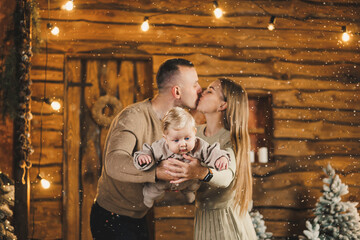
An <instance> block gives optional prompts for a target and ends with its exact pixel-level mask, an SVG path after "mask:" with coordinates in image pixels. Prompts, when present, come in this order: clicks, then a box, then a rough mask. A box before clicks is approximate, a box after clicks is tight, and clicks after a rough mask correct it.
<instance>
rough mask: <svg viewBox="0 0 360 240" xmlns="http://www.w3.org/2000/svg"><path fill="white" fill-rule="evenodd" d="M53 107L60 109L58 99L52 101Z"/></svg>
mask: <svg viewBox="0 0 360 240" xmlns="http://www.w3.org/2000/svg"><path fill="white" fill-rule="evenodd" d="M51 107H52V109H54V110H55V111H58V110H60V108H61V104H60V103H59V102H58V101H55V100H54V101H52V102H51Z"/></svg>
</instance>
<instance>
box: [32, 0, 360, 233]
mask: <svg viewBox="0 0 360 240" xmlns="http://www.w3.org/2000/svg"><path fill="white" fill-rule="evenodd" d="M64 2H65V1H62V0H53V1H51V5H50V11H49V14H50V19H47V17H48V11H47V1H45V0H39V3H40V5H39V6H40V9H41V10H40V16H41V18H42V23H41V26H42V29H41V30H42V38H43V39H44V40H45V39H46V38H47V39H48V52H49V54H48V57H49V61H48V68H47V84H46V85H47V94H48V95H49V96H51V97H56V98H58V99H59V100H61V101H63V100H64V71H65V67H64V62H65V56H67V55H69V54H73V55H76V54H79V55H81V54H86V55H89V54H90V56H93V57H94V58H101V57H102V56H103V55H109V54H113V55H114V56H115V55H116V56H129V55H133V56H136V55H138V54H148V55H150V56H151V57H152V59H153V73H154V76H153V78H155V73H156V71H157V69H158V67H159V65H160V64H161V63H162V62H163V61H164V60H166V59H168V58H173V57H183V58H186V59H189V60H191V61H192V62H193V63H194V64H195V66H196V69H197V71H198V74H199V80H200V84H201V86H202V87H206V86H207V85H208V84H209V83H210V82H211V81H213V80H215V79H217V78H218V77H230V78H232V79H233V80H235V81H237V82H239V83H241V84H242V85H243V86H244V87H245V88H246V89H247V90H248V91H249V92H250V93H252V94H271V95H272V99H273V104H272V108H273V114H272V115H273V117H274V120H273V123H274V124H273V126H274V139H273V146H274V149H273V154H274V156H273V157H274V159H273V162H270V163H268V164H266V165H265V164H254V166H253V173H254V183H255V185H254V190H255V191H254V197H253V198H254V208H255V209H257V210H259V211H260V212H261V213H262V214H263V215H264V218H265V222H266V225H267V226H268V230H269V231H271V232H273V233H274V237H275V238H279V239H280V238H294V239H295V238H296V236H297V235H298V234H300V233H301V232H302V230H303V229H304V223H305V219H307V218H311V217H312V212H311V209H312V208H313V207H314V205H315V203H316V201H317V199H318V197H319V196H320V195H321V192H320V190H321V187H322V182H321V179H322V178H323V177H324V174H323V173H322V171H321V168H322V167H323V166H325V165H326V164H327V163H331V164H332V166H333V167H334V168H335V169H336V170H337V172H338V173H339V174H340V177H341V179H342V180H343V182H345V183H346V184H348V185H349V190H350V193H349V194H348V195H346V196H345V200H351V201H360V197H359V196H360V187H359V184H358V182H359V181H360V173H359V172H360V161H359V160H360V152H359V149H360V141H359V140H360V128H359V126H360V113H359V112H360V92H359V89H360V80H359V79H360V72H359V68H360V49H359V40H360V37H359V34H360V33H359V32H360V30H359V27H360V3H359V2H358V1H356V0H325V1H324V0H322V1H320V0H313V1H307V0H290V1H285V0H276V1H267V0H239V1H235V0H229V1H218V2H219V5H220V6H221V7H222V8H223V10H224V12H225V15H224V17H223V18H221V19H216V18H215V17H214V16H213V15H212V10H213V6H212V3H211V1H200V0H195V1H187V0H186V1H175V0H170V1H160V0H155V1H146V0H139V1H113V0H96V1H95V0H87V1H84V0H77V1H75V6H76V7H75V9H74V10H73V11H71V12H67V11H65V10H62V9H61V5H62V4H64ZM264 10H265V11H264ZM269 14H271V15H274V16H276V29H275V30H274V31H272V32H270V31H268V30H267V23H268V21H269V19H270V15H269ZM152 15H157V16H154V17H152ZM145 16H150V30H149V31H148V32H145V33H144V32H141V31H140V24H141V22H142V20H143V18H144V17H145ZM48 21H50V22H52V23H53V24H56V25H57V26H58V27H59V28H60V34H59V36H52V35H50V34H49V33H48V31H47V28H46V23H47V22H48ZM343 25H346V26H347V28H348V30H350V31H351V32H352V34H353V37H352V38H351V41H349V42H348V43H342V42H341V41H340V38H341V26H343ZM72 67H74V66H72ZM44 69H45V42H44V43H43V45H42V51H41V53H39V54H37V55H35V56H34V58H33V70H32V79H33V82H34V85H33V92H34V93H33V96H34V97H33V101H32V111H33V114H34V120H33V126H32V127H33V132H32V136H33V137H32V138H33V140H32V141H33V144H34V146H35V154H34V155H33V157H32V160H33V162H34V168H33V169H32V172H33V174H32V176H33V177H34V176H36V175H35V174H36V164H37V161H38V156H39V155H38V150H39V149H38V147H39V141H40V139H39V129H40V126H39V123H40V122H39V117H40V109H41V102H40V101H37V100H36V99H38V97H41V96H42V93H43V87H44ZM132 87H133V86H132V83H131V82H128V83H127V84H126V85H125V84H124V88H122V89H121V90H122V91H128V90H129V89H131V88H132ZM154 87H155V86H154ZM155 91H156V89H155ZM36 97H37V98H36ZM73 97H76V96H73ZM67 107H71V106H67ZM66 127H67V128H69V127H70V126H66ZM42 141H43V156H42V160H41V163H40V164H41V171H42V174H44V175H46V176H49V178H50V179H52V181H53V187H52V188H51V189H49V190H41V189H40V188H38V187H37V185H36V184H35V183H34V184H33V185H32V195H31V197H32V199H31V209H32V211H31V213H32V217H31V219H34V221H35V222H34V224H33V223H31V224H30V226H29V228H30V229H31V230H30V233H32V236H31V237H32V238H36V239H62V238H65V232H64V226H65V223H64V221H70V220H66V219H63V218H62V217H63V208H64V205H63V203H64V202H63V196H64V195H63V194H66V193H63V192H62V191H63V189H64V185H63V184H64V182H63V176H64V175H63V174H69V173H67V172H64V166H65V165H64V164H65V163H64V162H63V160H64V157H63V156H64V149H66V148H65V143H66V141H68V139H66V140H65V141H64V111H63V110H60V111H59V112H54V111H52V110H51V109H50V108H48V107H47V106H45V105H44V106H43V139H42ZM39 206H44V209H46V210H47V211H45V210H41V208H39ZM173 211H174V212H178V211H177V210H173ZM156 214H157V212H156V210H155V215H154V216H155V218H157V219H159V221H158V222H157V223H158V225H157V226H155V230H156V229H157V227H159V228H158V230H156V231H157V232H156V234H155V235H156V236H157V237H156V238H157V239H162V238H161V237H160V236H167V235H166V234H168V233H169V232H172V231H173V230H171V229H170V230H169V229H168V227H169V225H168V224H170V222H169V221H180V220H176V219H175V220H174V219H170V217H167V216H163V215H161V214H160V215H156ZM191 217H192V215H191V214H190V213H189V214H188V215H186V217H183V218H181V217H180V218H179V219H182V220H183V221H181V222H179V225H181V224H185V225H186V224H187V225H186V226H191V224H192V221H191ZM162 219H167V220H168V221H167V220H166V221H162ZM66 224H68V223H66ZM170 225H171V224H170ZM32 226H35V228H34V229H33V228H32ZM161 231H163V233H162V232H161ZM179 234H185V233H184V232H182V233H179ZM188 234H189V233H188ZM190 235H191V232H190ZM165 239H166V238H165Z"/></svg>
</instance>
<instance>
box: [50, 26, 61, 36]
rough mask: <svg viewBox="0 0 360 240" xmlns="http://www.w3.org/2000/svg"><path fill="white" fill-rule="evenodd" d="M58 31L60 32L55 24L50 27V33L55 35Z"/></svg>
mask: <svg viewBox="0 0 360 240" xmlns="http://www.w3.org/2000/svg"><path fill="white" fill-rule="evenodd" d="M59 33H60V29H59V28H58V27H57V26H55V27H53V28H52V29H51V34H52V35H54V36H57V35H59Z"/></svg>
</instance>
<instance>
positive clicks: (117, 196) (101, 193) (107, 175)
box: [96, 99, 162, 218]
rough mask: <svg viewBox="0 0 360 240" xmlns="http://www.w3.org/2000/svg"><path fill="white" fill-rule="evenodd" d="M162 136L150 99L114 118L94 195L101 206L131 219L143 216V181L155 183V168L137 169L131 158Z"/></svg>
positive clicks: (132, 106) (159, 123) (144, 210)
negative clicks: (146, 144) (145, 145)
mask: <svg viewBox="0 0 360 240" xmlns="http://www.w3.org/2000/svg"><path fill="white" fill-rule="evenodd" d="M161 137H162V132H161V122H160V119H159V118H158V117H157V115H156V113H155V112H154V110H153V109H152V105H151V102H150V100H149V99H147V100H145V101H143V102H140V103H135V104H133V105H130V106H129V107H127V108H125V109H124V110H123V111H122V112H121V113H119V114H118V115H117V116H116V117H115V118H114V120H113V121H112V123H111V126H110V129H109V132H108V135H107V137H106V142H105V147H104V155H103V169H102V173H101V177H100V179H99V182H98V189H97V195H96V201H97V202H98V204H99V205H100V206H101V207H103V208H105V209H106V210H108V211H110V212H113V213H116V214H120V215H125V216H129V217H133V218H142V217H143V216H144V215H145V214H146V212H147V210H148V208H147V207H146V206H145V205H144V203H143V194H142V189H143V186H144V183H145V182H153V183H154V182H155V168H152V169H150V170H149V171H141V170H138V169H136V168H135V166H134V164H133V157H132V156H133V153H134V152H136V151H139V150H140V149H141V147H142V146H143V144H144V143H148V144H151V143H152V142H154V141H156V140H159V139H160V138H161Z"/></svg>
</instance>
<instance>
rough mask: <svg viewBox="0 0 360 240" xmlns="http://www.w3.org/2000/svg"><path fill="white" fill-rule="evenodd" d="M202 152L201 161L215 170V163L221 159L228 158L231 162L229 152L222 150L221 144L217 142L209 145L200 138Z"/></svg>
mask: <svg viewBox="0 0 360 240" xmlns="http://www.w3.org/2000/svg"><path fill="white" fill-rule="evenodd" d="M198 141H199V145H200V151H201V158H202V159H201V161H202V162H203V163H205V164H206V165H207V166H209V167H211V168H214V169H215V162H216V160H218V159H219V158H221V157H226V158H227V160H228V161H230V156H229V153H228V152H227V151H224V150H222V149H220V144H219V143H218V142H215V143H213V144H211V145H210V144H209V143H207V142H206V141H204V140H203V139H201V138H198Z"/></svg>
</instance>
